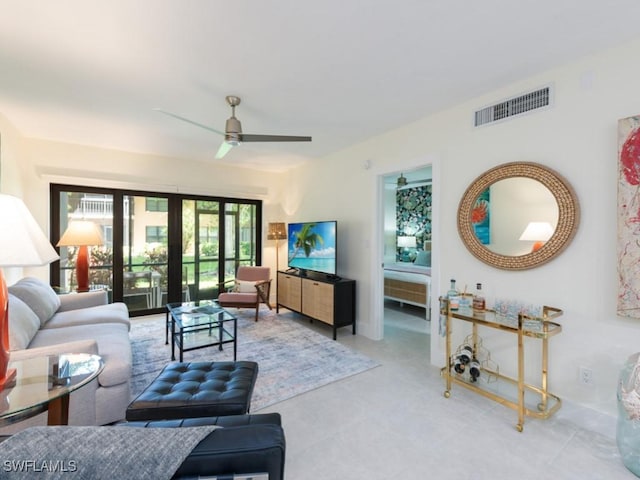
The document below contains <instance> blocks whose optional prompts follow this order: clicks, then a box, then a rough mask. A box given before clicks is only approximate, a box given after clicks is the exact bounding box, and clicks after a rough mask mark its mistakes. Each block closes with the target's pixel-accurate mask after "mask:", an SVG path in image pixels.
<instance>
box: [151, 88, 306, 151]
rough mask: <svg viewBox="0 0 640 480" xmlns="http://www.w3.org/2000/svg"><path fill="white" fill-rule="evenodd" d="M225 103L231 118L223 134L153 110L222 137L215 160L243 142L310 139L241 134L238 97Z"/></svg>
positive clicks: (161, 111)
mask: <svg viewBox="0 0 640 480" xmlns="http://www.w3.org/2000/svg"><path fill="white" fill-rule="evenodd" d="M226 100H227V103H228V104H229V106H230V107H231V117H229V118H228V119H227V122H226V124H225V128H224V132H221V131H220V130H216V129H215V128H211V127H209V126H207V125H203V124H201V123H198V122H194V121H193V120H189V119H188V118H184V117H181V116H180V115H176V114H175V113H171V112H167V111H165V110H162V109H161V108H154V110H155V111H157V112H160V113H164V114H165V115H169V116H170V117H173V118H177V119H178V120H182V121H184V122H187V123H190V124H192V125H195V126H197V127H200V128H204V129H205V130H209V131H210V132H214V133H217V134H218V135H222V136H224V141H223V142H222V145H220V148H219V149H218V152H217V153H216V158H222V157H224V156H225V155H226V154H227V153H229V150H231V149H232V148H233V147H235V146H237V145H240V144H241V143H243V142H310V141H311V137H301V136H293V135H262V134H252V133H242V125H241V124H240V120H238V119H237V118H236V107H237V106H238V105H240V97H236V96H234V95H229V96H227V97H226Z"/></svg>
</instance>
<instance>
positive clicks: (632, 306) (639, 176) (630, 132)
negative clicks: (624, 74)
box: [618, 116, 640, 318]
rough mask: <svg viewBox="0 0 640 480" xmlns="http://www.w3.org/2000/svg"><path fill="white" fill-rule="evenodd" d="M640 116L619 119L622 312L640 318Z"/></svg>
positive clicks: (620, 285)
mask: <svg viewBox="0 0 640 480" xmlns="http://www.w3.org/2000/svg"><path fill="white" fill-rule="evenodd" d="M638 265H640V116H634V117H629V118H624V119H622V120H618V315H622V316H624V317H632V318H640V268H638Z"/></svg>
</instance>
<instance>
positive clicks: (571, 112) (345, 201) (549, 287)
mask: <svg viewBox="0 0 640 480" xmlns="http://www.w3.org/2000/svg"><path fill="white" fill-rule="evenodd" d="M638 55H640V42H633V43H630V44H627V45H625V46H623V47H621V48H617V49H615V50H612V51H608V52H604V53H601V54H597V55H591V56H589V57H587V58H584V59H582V60H581V61H579V62H576V63H573V64H571V65H567V66H563V67H561V68H558V69H555V70H552V71H548V72H545V73H543V74H540V75H538V76H536V77H532V78H529V79H527V80H526V81H523V82H520V83H518V84H514V85H510V86H508V87H506V88H501V89H499V90H496V91H494V92H491V93H490V94H488V95H486V96H483V97H480V98H476V99H473V100H472V101H468V102H465V103H462V104H460V105H458V106H456V107H454V108H451V109H449V110H446V111H443V112H440V113H438V114H436V115H433V116H430V117H427V118H425V119H423V120H421V121H419V122H416V123H413V124H411V125H406V126H403V127H402V128H400V129H398V130H395V131H392V132H388V133H386V134H384V135H381V136H379V137H376V138H373V139H371V140H369V141H367V142H365V143H362V144H359V145H355V146H353V147H351V148H349V149H346V150H344V151H341V152H339V153H336V154H334V155H332V156H330V157H329V158H327V159H323V161H322V162H318V163H317V164H311V165H308V166H304V167H301V168H299V169H298V170H296V171H295V172H293V173H292V174H291V180H290V181H289V183H290V184H293V185H296V189H298V190H299V191H301V192H302V191H304V192H305V195H304V196H301V197H300V200H299V202H297V208H296V209H295V212H292V213H295V219H296V220H305V219H314V218H318V217H320V218H322V217H332V218H333V217H337V219H338V220H339V221H340V226H341V230H340V232H341V235H344V237H345V238H343V239H341V240H342V241H341V245H340V247H341V251H340V255H341V258H342V262H341V265H340V266H339V272H340V274H341V275H343V276H347V277H351V278H354V279H355V280H356V281H357V284H358V287H357V292H358V301H357V308H358V327H359V329H360V332H362V333H365V334H369V335H373V336H375V334H376V332H377V329H376V322H378V321H379V320H380V319H379V318H378V315H377V312H376V309H377V308H378V305H379V301H378V299H377V298H375V296H376V295H377V294H379V290H376V288H377V287H376V286H375V283H376V280H375V279H376V278H377V277H378V272H376V271H375V270H376V260H375V259H373V260H372V259H371V256H372V254H374V252H375V251H376V249H375V245H374V247H373V248H372V244H371V240H372V239H375V238H377V237H376V235H378V233H377V232H376V228H377V227H379V225H377V224H378V223H379V220H378V219H377V217H376V207H377V204H376V192H377V183H376V182H377V175H381V174H384V173H385V172H391V171H397V170H398V169H400V168H410V167H413V166H416V165H419V164H420V162H422V163H423V164H428V163H433V164H434V177H435V178H434V216H436V217H437V218H438V221H437V222H436V223H435V226H434V228H437V229H438V231H437V233H436V234H435V238H434V243H433V248H434V255H435V257H437V258H438V260H437V261H438V264H439V271H440V276H439V277H438V278H435V279H434V289H435V290H434V294H435V295H436V296H437V295H438V294H439V293H440V292H444V291H446V287H447V285H446V284H445V282H443V281H441V280H440V279H448V278H452V277H454V278H456V279H458V280H459V282H460V283H461V284H464V283H468V284H469V285H472V284H474V283H476V282H482V283H483V286H484V287H485V290H486V291H487V296H488V297H492V296H493V297H495V296H496V295H498V296H501V297H506V298H514V299H519V300H523V301H528V302H532V303H534V304H546V305H551V306H556V307H559V308H562V309H563V310H564V312H565V313H564V316H563V317H562V318H561V323H562V325H563V333H562V334H561V335H560V336H558V337H555V338H553V340H552V341H551V346H550V356H551V368H550V385H551V388H552V390H553V391H554V392H555V393H557V394H559V395H560V396H561V397H564V398H566V399H568V400H570V401H574V402H578V403H580V404H582V405H584V406H588V407H591V408H594V409H596V410H599V411H602V412H604V413H608V414H611V415H614V414H615V389H616V380H617V376H618V371H619V369H620V367H621V365H622V363H623V362H624V360H625V359H626V358H627V357H628V356H629V355H630V354H632V353H634V352H636V351H638V350H640V345H639V344H638V342H637V339H638V338H640V321H639V320H631V319H626V318H622V317H618V316H617V315H616V308H615V306H616V294H617V289H616V286H617V275H616V176H617V168H616V159H617V144H616V142H617V137H616V128H617V121H618V119H620V118H624V117H627V116H631V115H634V114H638V113H640V97H639V96H638V94H637V90H638V83H637V79H638V78H639V76H640V64H638V63H637V62H633V61H630V59H632V58H637V57H638ZM550 82H551V83H553V84H554V87H555V105H554V106H553V108H551V109H548V110H545V111H540V112H535V113H531V114H528V115H524V116H522V117H520V118H514V119H511V120H509V121H505V122H503V123H498V124H495V125H491V126H487V127H483V128H477V129H474V128H473V127H472V113H473V111H474V110H475V109H477V108H479V107H482V106H484V105H487V104H491V103H493V102H496V101H500V100H503V99H504V98H507V97H510V96H513V95H519V94H521V93H524V92H526V91H528V90H532V89H535V88H538V87H540V86H543V85H546V84H548V83H550ZM365 160H371V163H372V165H373V168H372V169H371V170H365V169H364V168H363V164H364V161H365ZM513 161H531V162H537V163H540V164H543V165H546V166H549V167H551V168H553V169H555V170H556V171H558V172H559V173H560V174H561V175H562V176H564V177H565V178H566V179H568V181H569V182H570V183H571V184H572V185H573V187H574V188H575V190H576V193H577V196H578V198H579V202H580V206H581V210H582V218H581V223H580V226H579V230H578V233H577V235H576V237H575V239H574V240H573V242H572V243H571V245H570V246H569V248H568V249H567V250H566V251H564V252H563V253H562V254H561V255H560V256H559V257H558V258H556V259H555V260H553V261H552V262H550V263H548V264H546V265H543V266H541V267H539V268H536V269H533V270H527V271H519V272H508V271H502V270H498V269H495V268H492V267H490V266H487V265H485V264H483V263H481V262H480V261H479V260H477V259H475V257H473V256H472V255H471V254H470V253H469V252H468V251H467V250H466V249H465V247H464V245H463V244H462V242H461V241H460V238H459V236H458V233H457V227H456V212H457V207H458V202H459V201H460V198H461V196H462V194H463V193H464V191H465V189H466V188H467V186H468V185H469V183H470V182H471V181H472V180H473V179H475V178H476V177H477V176H478V175H480V174H481V173H483V172H484V171H486V170H488V169H489V168H491V167H494V166H496V165H499V164H502V163H506V162H513ZM378 251H380V250H378ZM345 257H346V258H345ZM438 289H439V291H438ZM432 323H433V325H432V348H431V351H432V361H433V362H434V363H436V364H439V365H443V364H444V361H445V359H444V354H443V340H442V338H440V337H439V336H438V335H437V325H436V323H437V322H432ZM489 338H492V337H491V336H489ZM487 342H488V339H485V343H487ZM495 342H496V347H495V350H496V351H495V352H493V351H492V353H494V354H495V356H496V357H497V359H498V360H499V361H500V363H501V370H503V371H507V372H509V371H513V369H514V368H515V357H514V351H513V348H512V347H511V345H512V344H513V343H515V338H507V339H506V340H503V339H495ZM485 346H487V345H485ZM527 346H529V344H527ZM532 347H537V345H535V344H534V345H532ZM527 362H528V365H527V367H528V369H529V371H534V370H535V371H538V370H539V367H538V365H539V364H538V362H539V355H538V354H535V353H534V354H532V355H531V356H530V357H529V358H528V360H527ZM580 366H585V367H588V368H591V369H592V370H593V377H594V383H595V386H594V387H592V388H588V387H584V386H582V385H580V384H579V383H578V380H577V377H578V375H577V373H578V368H579V367H580Z"/></svg>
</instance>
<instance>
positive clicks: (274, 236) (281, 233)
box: [267, 222, 287, 270]
mask: <svg viewBox="0 0 640 480" xmlns="http://www.w3.org/2000/svg"><path fill="white" fill-rule="evenodd" d="M286 238H287V228H286V227H285V224H284V223H282V222H272V223H269V228H268V231H267V240H275V241H276V270H278V269H279V268H280V262H279V258H278V251H279V248H278V240H286Z"/></svg>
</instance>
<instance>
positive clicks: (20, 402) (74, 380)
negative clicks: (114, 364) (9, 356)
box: [0, 353, 104, 426]
mask: <svg viewBox="0 0 640 480" xmlns="http://www.w3.org/2000/svg"><path fill="white" fill-rule="evenodd" d="M9 368H15V369H16V378H15V380H14V382H13V383H12V384H10V385H7V386H5V388H4V389H3V390H2V391H0V426H4V425H9V424H12V423H16V422H19V421H21V420H24V419H26V418H30V417H33V416H35V415H38V414H39V413H42V412H48V422H47V423H48V424H49V425H66V424H67V423H68V420H69V394H70V393H71V392H73V391H74V390H77V389H79V388H82V387H83V386H85V385H87V384H88V383H89V382H91V381H92V380H93V379H95V378H96V377H97V376H98V375H99V374H100V372H101V371H102V369H103V368H104V363H103V361H102V359H101V358H100V357H99V356H98V355H90V354H87V353H65V354H62V355H49V356H40V357H34V358H29V359H25V360H17V361H14V362H9Z"/></svg>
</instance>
